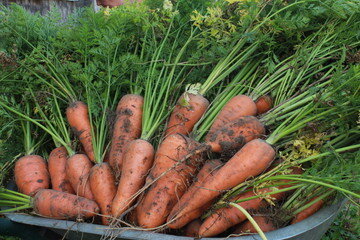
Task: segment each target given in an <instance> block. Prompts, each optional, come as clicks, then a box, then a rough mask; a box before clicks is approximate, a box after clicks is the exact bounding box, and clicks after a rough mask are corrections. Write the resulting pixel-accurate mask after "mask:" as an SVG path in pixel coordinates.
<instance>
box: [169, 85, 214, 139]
mask: <svg viewBox="0 0 360 240" xmlns="http://www.w3.org/2000/svg"><path fill="white" fill-rule="evenodd" d="M208 106H209V101H208V100H207V99H206V98H204V97H203V96H202V95H200V94H192V93H187V92H186V93H184V94H183V95H182V96H181V97H180V98H179V100H178V102H177V104H176V105H175V108H174V110H173V112H172V113H171V115H170V119H169V122H168V124H167V129H166V132H165V136H169V135H171V134H175V133H180V134H184V135H188V134H189V133H190V132H191V131H192V129H193V127H194V125H195V124H196V123H197V121H199V120H200V118H201V117H202V116H203V114H204V113H205V111H206V109H207V107H208Z"/></svg>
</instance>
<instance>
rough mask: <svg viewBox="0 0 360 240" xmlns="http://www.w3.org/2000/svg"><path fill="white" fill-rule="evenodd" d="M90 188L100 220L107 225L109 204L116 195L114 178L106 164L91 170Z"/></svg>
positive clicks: (98, 165)
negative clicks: (100, 215) (99, 213)
mask: <svg viewBox="0 0 360 240" xmlns="http://www.w3.org/2000/svg"><path fill="white" fill-rule="evenodd" d="M89 182H90V188H91V192H92V194H93V196H94V199H95V201H96V202H97V204H98V205H99V207H100V212H101V214H102V215H105V216H102V217H101V220H102V223H103V224H104V225H109V223H110V221H111V218H110V217H106V216H110V215H111V204H112V201H113V199H114V197H115V194H116V186H115V177H114V175H113V172H112V169H111V167H110V165H109V164H108V163H99V164H96V165H95V166H93V167H92V168H91V171H90V177H89Z"/></svg>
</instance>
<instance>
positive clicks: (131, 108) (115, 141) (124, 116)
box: [109, 94, 144, 177]
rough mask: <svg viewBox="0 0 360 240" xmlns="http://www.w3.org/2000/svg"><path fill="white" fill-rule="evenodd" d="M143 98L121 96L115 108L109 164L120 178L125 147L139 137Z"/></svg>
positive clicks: (138, 96) (134, 95)
mask: <svg viewBox="0 0 360 240" xmlns="http://www.w3.org/2000/svg"><path fill="white" fill-rule="evenodd" d="M143 104H144V98H143V97H142V96H140V95H136V94H127V95H125V96H123V97H122V98H121V99H120V101H119V103H118V105H117V108H116V119H115V123H114V130H113V136H112V141H111V146H110V153H109V163H110V166H111V167H112V168H113V170H114V171H115V175H116V177H118V176H120V173H121V168H122V161H123V153H124V150H125V148H126V145H127V144H128V143H129V142H130V141H132V140H135V139H137V138H139V137H140V135H141V125H142V122H141V121H142V107H143Z"/></svg>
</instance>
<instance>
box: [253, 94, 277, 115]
mask: <svg viewBox="0 0 360 240" xmlns="http://www.w3.org/2000/svg"><path fill="white" fill-rule="evenodd" d="M255 104H256V108H257V114H263V113H266V112H267V111H269V110H270V109H271V108H272V105H273V101H272V98H271V97H270V96H269V95H264V96H261V97H259V98H258V99H257V100H256V101H255Z"/></svg>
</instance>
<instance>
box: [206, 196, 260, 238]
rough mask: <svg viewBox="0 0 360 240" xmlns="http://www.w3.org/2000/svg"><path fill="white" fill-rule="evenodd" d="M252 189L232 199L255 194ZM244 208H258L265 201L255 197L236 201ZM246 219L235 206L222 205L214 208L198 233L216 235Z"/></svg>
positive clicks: (208, 235)
mask: <svg viewBox="0 0 360 240" xmlns="http://www.w3.org/2000/svg"><path fill="white" fill-rule="evenodd" d="M255 195H256V194H255V193H254V192H253V191H249V192H245V193H243V194H240V195H238V196H237V197H235V198H233V199H232V201H236V200H240V199H244V198H248V197H252V196H255ZM238 205H240V206H241V207H243V208H244V209H245V210H252V211H255V210H259V208H260V207H262V206H266V202H265V201H264V200H263V199H262V198H255V199H252V200H249V201H245V202H241V203H238ZM245 220H246V216H245V215H244V214H243V213H242V212H240V211H239V210H238V209H237V208H235V207H232V206H230V207H224V208H220V209H218V210H216V211H215V212H214V213H213V214H211V215H210V216H209V217H208V218H206V219H205V221H204V223H203V224H202V225H201V227H200V229H199V235H200V236H202V237H211V236H216V235H218V234H220V233H222V232H224V231H225V230H227V229H229V228H230V227H232V226H235V225H236V224H238V223H241V222H242V221H245Z"/></svg>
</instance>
